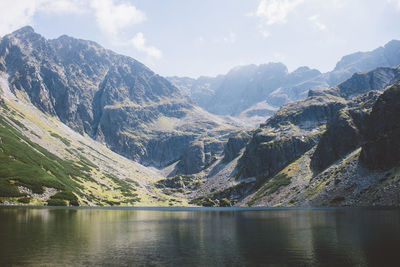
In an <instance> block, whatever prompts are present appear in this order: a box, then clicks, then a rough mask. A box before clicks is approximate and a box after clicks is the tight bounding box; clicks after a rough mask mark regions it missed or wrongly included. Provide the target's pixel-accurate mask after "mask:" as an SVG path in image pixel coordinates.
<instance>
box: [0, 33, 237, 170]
mask: <svg viewBox="0 0 400 267" xmlns="http://www.w3.org/2000/svg"><path fill="white" fill-rule="evenodd" d="M0 70H1V72H2V73H3V76H4V77H6V79H7V80H8V82H9V83H10V88H11V91H12V92H13V93H16V92H25V93H26V94H27V95H28V97H29V100H30V102H31V103H32V104H33V105H35V106H36V107H38V108H39V109H40V110H41V111H43V112H45V113H47V114H50V115H53V116H57V117H58V118H59V119H60V120H61V121H62V122H63V123H65V124H66V125H68V126H69V127H71V128H72V129H74V130H76V131H78V132H79V133H85V134H87V135H89V136H90V137H92V138H93V139H95V140H98V141H100V142H102V143H104V144H105V145H106V146H107V147H109V148H110V149H111V150H113V151H115V152H117V153H119V154H121V155H123V156H125V157H127V158H130V159H134V160H136V161H139V162H141V163H142V164H145V165H152V166H155V167H157V168H163V167H165V166H167V165H169V164H171V163H172V162H176V161H179V160H180V159H181V158H182V156H183V155H184V153H186V150H187V149H188V148H189V146H190V144H191V143H192V142H197V141H198V142H208V143H210V142H214V141H215V143H216V144H219V143H220V141H223V140H225V139H226V135H227V134H229V133H230V132H232V131H233V130H235V129H237V128H236V127H235V126H234V125H232V124H228V123H226V122H225V121H223V120H222V119H220V118H218V117H216V116H213V115H211V114H209V113H207V112H205V111H204V110H202V109H201V108H198V107H197V106H195V105H194V104H193V103H192V102H191V101H190V100H189V99H188V98H187V97H185V96H184V95H182V94H181V92H180V91H179V90H178V89H177V88H176V87H175V86H173V85H171V83H170V82H168V81H167V80H166V79H164V78H162V77H160V76H159V75H157V74H155V73H154V72H152V71H151V70H149V69H148V68H147V67H146V66H144V65H143V64H141V63H140V62H138V61H136V60H134V59H132V58H130V57H126V56H122V55H118V54H116V53H114V52H112V51H109V50H106V49H104V48H102V47H101V46H99V45H98V44H96V43H94V42H91V41H85V40H78V39H74V38H71V37H68V36H61V37H59V38H57V39H54V40H46V39H45V38H43V37H42V36H41V35H39V34H37V33H35V32H34V31H33V29H32V28H31V27H24V28H21V29H20V30H17V31H15V32H13V33H12V34H9V35H6V36H4V37H3V38H2V39H1V41H0ZM172 148H173V149H172ZM222 150H223V147H222V146H218V145H216V146H212V150H211V151H208V152H210V153H211V155H215V154H218V153H220V152H222ZM203 164H206V162H203ZM184 167H185V166H184ZM196 167H197V168H201V167H202V166H196ZM181 169H183V170H184V169H187V168H181ZM181 169H178V170H176V172H180V171H181Z"/></svg>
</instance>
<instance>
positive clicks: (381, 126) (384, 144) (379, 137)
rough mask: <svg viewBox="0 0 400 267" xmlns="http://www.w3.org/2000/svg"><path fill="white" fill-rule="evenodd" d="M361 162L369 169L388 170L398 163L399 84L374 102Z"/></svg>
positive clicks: (399, 151)
mask: <svg viewBox="0 0 400 267" xmlns="http://www.w3.org/2000/svg"><path fill="white" fill-rule="evenodd" d="M365 132H366V143H365V144H364V145H363V146H362V151H361V161H362V162H363V163H364V164H365V165H366V166H367V167H368V168H370V169H384V170H386V169H390V168H393V167H394V166H398V165H399V162H400V84H396V85H393V86H391V87H390V88H389V89H387V90H386V91H385V92H384V93H383V94H382V95H381V96H380V97H379V98H378V100H377V101H376V103H375V105H374V107H373V109H372V112H371V116H370V118H369V121H368V126H367V129H366V131H365Z"/></svg>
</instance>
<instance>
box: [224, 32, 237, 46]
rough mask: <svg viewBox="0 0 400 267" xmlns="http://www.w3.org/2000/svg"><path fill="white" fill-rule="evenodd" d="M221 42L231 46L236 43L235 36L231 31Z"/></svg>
mask: <svg viewBox="0 0 400 267" xmlns="http://www.w3.org/2000/svg"><path fill="white" fill-rule="evenodd" d="M222 41H223V42H225V43H230V44H233V43H234V42H236V34H235V33H234V32H232V31H231V32H229V34H228V35H227V36H225V37H224V38H222Z"/></svg>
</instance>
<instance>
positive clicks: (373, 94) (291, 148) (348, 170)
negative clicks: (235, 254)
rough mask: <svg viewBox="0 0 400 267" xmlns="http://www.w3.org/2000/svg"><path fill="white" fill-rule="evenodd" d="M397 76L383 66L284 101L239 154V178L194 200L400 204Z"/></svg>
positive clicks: (236, 171)
mask: <svg viewBox="0 0 400 267" xmlns="http://www.w3.org/2000/svg"><path fill="white" fill-rule="evenodd" d="M399 80H400V66H397V67H381V68H377V69H375V70H373V71H369V72H364V73H356V74H354V75H353V76H352V77H351V78H350V79H348V80H346V81H345V82H343V83H341V84H339V85H338V86H335V87H332V88H330V89H328V90H317V91H310V93H309V96H308V97H307V98H305V99H303V100H298V101H295V102H292V103H288V104H286V105H284V106H283V107H281V108H280V110H279V111H278V112H277V113H276V114H274V115H273V116H271V117H270V118H269V119H268V120H267V121H266V123H264V124H262V125H261V126H260V127H259V128H258V129H257V130H255V131H253V132H252V133H250V137H249V138H248V142H247V143H246V144H245V145H244V146H242V149H241V150H240V152H239V153H237V154H236V155H237V157H236V159H235V160H236V163H235V169H234V171H233V172H232V174H231V176H230V179H234V180H235V181H236V182H235V183H231V185H230V186H226V187H225V188H224V189H222V190H219V191H217V192H212V191H206V192H205V194H203V195H200V196H197V197H196V198H194V199H193V200H192V203H196V204H199V205H206V206H214V205H221V203H222V205H224V203H226V202H227V201H229V203H236V205H250V206H252V205H267V206H279V205H283V206H336V205H341V206H342V205H352V206H353V205H399V202H398V201H399V199H398V193H397V192H398V190H399V187H400V180H399V178H398V177H399V176H398V174H399V169H398V168H399V167H400V161H399V159H398V156H397V154H398V151H399V148H400V147H399V145H398V144H399V143H398V139H399V138H398V131H397V128H398V127H399V126H400V123H399V121H398V119H397V117H398V116H399V114H400V113H399V112H400V110H399V107H398V106H399V105H398V103H399V102H398V96H399V95H398V93H399V90H400V82H399ZM391 84H393V85H391ZM385 88H386V89H385ZM230 142H234V143H238V141H236V140H233V139H232V140H231V139H230V140H229V141H228V143H230ZM229 159H230V158H229Z"/></svg>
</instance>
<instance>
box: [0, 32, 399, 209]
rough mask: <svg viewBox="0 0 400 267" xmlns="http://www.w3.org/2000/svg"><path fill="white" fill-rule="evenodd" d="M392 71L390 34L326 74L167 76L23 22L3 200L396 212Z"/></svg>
mask: <svg viewBox="0 0 400 267" xmlns="http://www.w3.org/2000/svg"><path fill="white" fill-rule="evenodd" d="M399 64H400V41H396V40H393V41H391V42H389V43H387V44H386V45H385V46H384V47H381V48H378V49H375V50H373V51H371V52H358V53H354V54H351V55H348V56H345V57H343V58H342V59H341V60H340V61H339V62H338V63H337V65H336V67H335V69H334V70H333V71H331V72H328V73H321V72H319V71H318V70H315V69H310V68H308V67H300V68H298V69H297V70H295V71H293V72H288V69H287V67H286V66H285V65H284V64H282V63H268V64H263V65H259V66H256V65H249V66H243V67H237V68H234V69H232V70H231V71H229V72H228V73H227V74H226V75H219V76H217V77H200V78H198V79H192V78H181V77H168V78H163V77H161V76H159V75H157V74H156V73H154V72H153V71H151V70H150V69H149V68H147V67H146V66H145V65H143V64H142V63H140V62H138V61H137V60H135V59H133V58H130V57H127V56H123V55H119V54H116V53H114V52H112V51H110V50H107V49H104V48H103V47H101V46H100V45H98V44H96V43H94V42H92V41H86V40H80V39H75V38H72V37H69V36H65V35H63V36H61V37H59V38H57V39H51V40H48V39H45V38H44V37H42V36H41V35H40V34H37V33H35V31H34V30H33V28H31V27H29V26H27V27H23V28H21V29H19V30H17V31H15V32H13V33H11V34H8V35H6V36H3V37H2V38H1V39H0V89H1V90H0V91H1V95H0V97H1V98H0V101H1V104H0V123H1V128H0V132H1V134H0V137H1V139H0V157H1V160H0V165H2V167H1V168H0V170H1V171H0V202H2V203H4V204H13V203H24V204H34V205H142V206H143V205H150V206H164V205H165V206H179V205H183V206H186V205H202V206H231V205H249V206H252V205H269V206H279V205H283V206H321V205H324V206H332V205H399V196H398V193H397V192H398V189H399V188H398V186H399V179H398V174H399V171H398V169H397V168H398V166H399V160H400V159H399V158H398V153H397V152H398V151H399V148H400V142H399V138H398V133H397V128H398V127H399V126H400V121H399V120H398V119H397V118H398V115H399V112H400V110H399V107H398V106H399V104H398V103H400V102H399V100H400V99H398V98H399V97H400V94H399V92H400V85H399V83H398V81H399V80H400V67H399V66H398V65H399ZM259 122H262V123H261V124H260V125H259V126H255V125H256V124H257V123H259Z"/></svg>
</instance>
